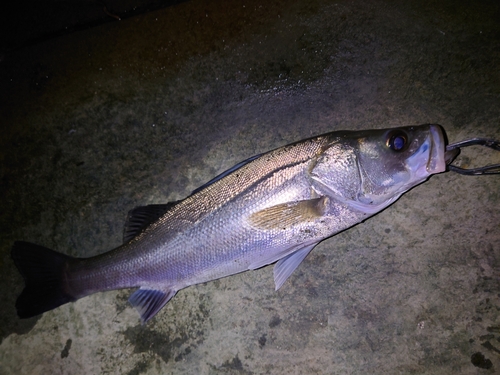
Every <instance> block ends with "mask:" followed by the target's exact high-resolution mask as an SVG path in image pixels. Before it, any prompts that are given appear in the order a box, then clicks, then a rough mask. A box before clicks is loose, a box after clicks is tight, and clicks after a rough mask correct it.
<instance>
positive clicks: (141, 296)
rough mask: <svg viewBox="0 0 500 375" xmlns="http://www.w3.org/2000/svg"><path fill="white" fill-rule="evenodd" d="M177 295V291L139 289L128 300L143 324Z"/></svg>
mask: <svg viewBox="0 0 500 375" xmlns="http://www.w3.org/2000/svg"><path fill="white" fill-rule="evenodd" d="M175 293H177V290H174V289H167V290H159V289H143V288H141V289H138V290H136V291H135V292H134V293H133V294H132V295H131V296H130V298H129V299H128V301H129V302H130V304H131V305H132V306H134V307H135V309H136V310H137V312H138V313H139V314H140V316H141V320H142V322H143V323H146V322H147V321H148V320H149V319H151V318H152V317H153V316H155V315H156V313H158V311H160V310H161V308H162V307H163V306H165V304H166V303H167V302H168V301H170V299H171V298H172V297H173V296H174V295H175Z"/></svg>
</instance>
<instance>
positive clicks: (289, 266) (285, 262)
mask: <svg viewBox="0 0 500 375" xmlns="http://www.w3.org/2000/svg"><path fill="white" fill-rule="evenodd" d="M314 246H316V244H312V245H310V246H307V247H304V248H302V249H300V250H297V251H296V252H294V253H291V254H289V255H287V256H286V257H284V258H282V259H280V260H279V261H278V263H276V265H275V266H274V285H275V290H278V289H279V288H281V286H282V285H283V284H284V283H285V281H286V280H287V279H288V278H289V277H290V275H291V274H292V273H293V271H295V269H296V268H297V267H298V266H299V264H300V263H302V261H303V260H304V259H305V257H306V256H307V254H309V253H310V252H311V250H312V249H313V248H314Z"/></svg>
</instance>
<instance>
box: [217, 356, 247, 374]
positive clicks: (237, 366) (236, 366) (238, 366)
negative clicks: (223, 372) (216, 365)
mask: <svg viewBox="0 0 500 375" xmlns="http://www.w3.org/2000/svg"><path fill="white" fill-rule="evenodd" d="M221 367H223V368H227V369H231V370H237V371H243V364H242V363H241V360H240V359H239V358H238V355H236V357H234V358H233V359H232V360H231V361H226V362H224V364H223V365H222V366H221Z"/></svg>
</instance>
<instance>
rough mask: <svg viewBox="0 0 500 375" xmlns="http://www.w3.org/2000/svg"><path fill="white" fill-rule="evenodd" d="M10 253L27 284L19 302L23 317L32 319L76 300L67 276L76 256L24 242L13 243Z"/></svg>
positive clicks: (20, 315)
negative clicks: (70, 291)
mask: <svg viewBox="0 0 500 375" xmlns="http://www.w3.org/2000/svg"><path fill="white" fill-rule="evenodd" d="M11 256H12V259H13V260H14V263H15V264H16V266H17V268H18V269H19V272H20V273H21V275H22V276H23V278H24V283H25V287H24V290H23V291H22V293H21V295H20V296H19V297H18V299H17V302H16V309H17V315H18V316H19V317H20V318H22V319H24V318H31V317H33V316H36V315H39V314H42V313H44V312H46V311H49V310H52V309H55V308H56V307H58V306H61V305H63V304H65V303H68V302H73V301H76V300H77V298H75V297H73V296H72V295H70V294H69V293H68V292H67V289H68V288H67V282H66V279H65V276H64V274H65V273H64V271H65V269H66V265H67V264H68V262H69V261H71V260H72V259H75V258H72V257H70V256H67V255H64V254H60V253H58V252H55V251H53V250H50V249H47V248H46V247H43V246H39V245H35V244H32V243H29V242H22V241H17V242H15V243H14V246H13V247H12V252H11Z"/></svg>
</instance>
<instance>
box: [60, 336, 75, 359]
mask: <svg viewBox="0 0 500 375" xmlns="http://www.w3.org/2000/svg"><path fill="white" fill-rule="evenodd" d="M72 343H73V341H72V340H71V339H68V340H67V341H66V345H64V349H63V350H62V351H61V358H67V357H68V356H69V350H70V349H71V344H72Z"/></svg>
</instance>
